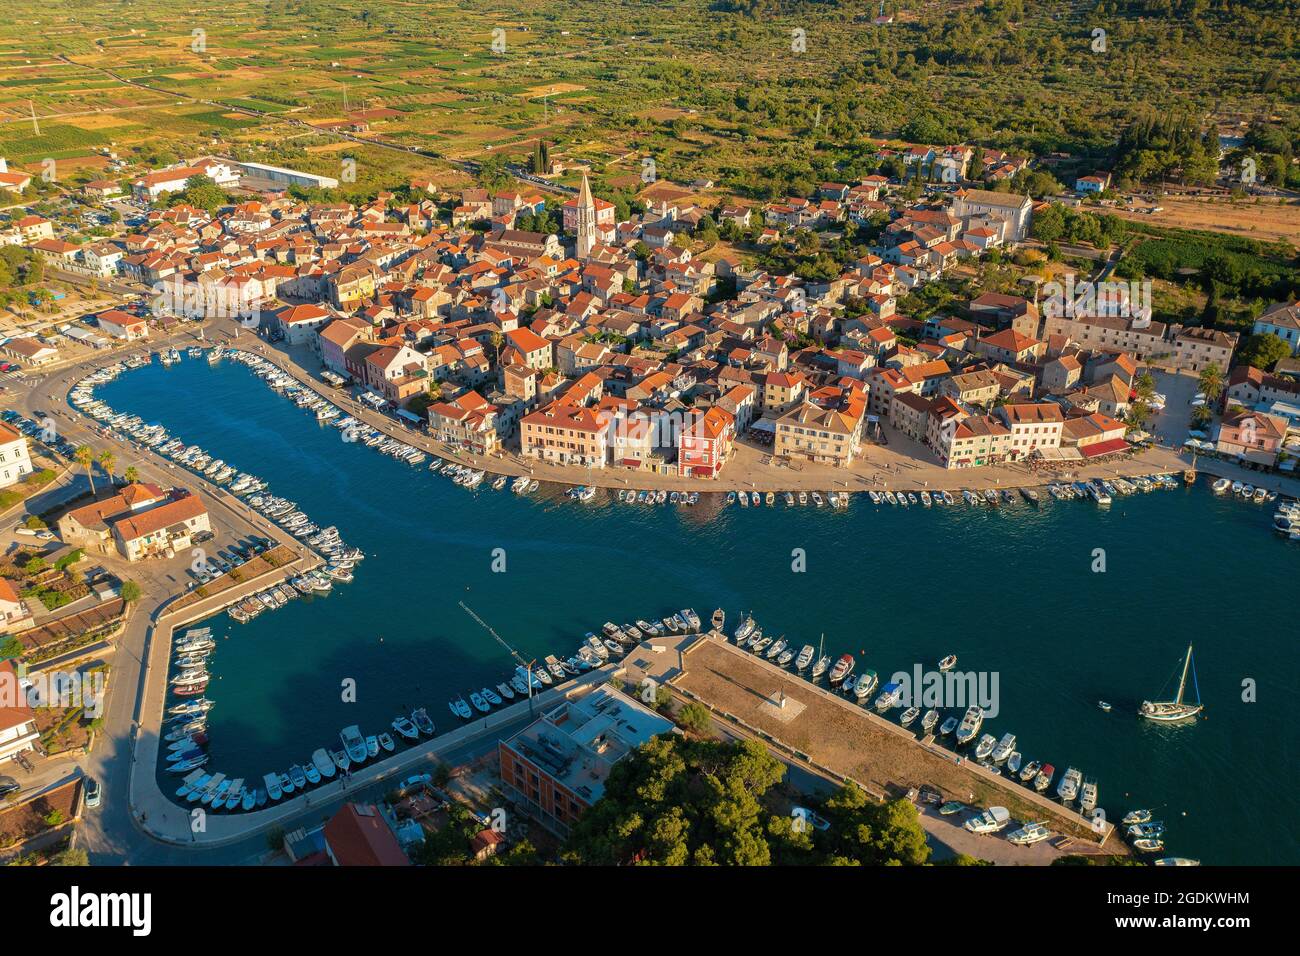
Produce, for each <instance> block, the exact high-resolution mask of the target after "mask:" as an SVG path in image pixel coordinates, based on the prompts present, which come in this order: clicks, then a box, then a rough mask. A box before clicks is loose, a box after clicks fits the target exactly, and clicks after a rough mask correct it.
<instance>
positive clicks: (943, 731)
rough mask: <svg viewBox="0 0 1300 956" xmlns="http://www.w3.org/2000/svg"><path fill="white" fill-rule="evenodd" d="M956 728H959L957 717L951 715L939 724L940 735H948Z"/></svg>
mask: <svg viewBox="0 0 1300 956" xmlns="http://www.w3.org/2000/svg"><path fill="white" fill-rule="evenodd" d="M956 729H957V718H956V717H949V718H948V719H947V720H945V721H944V722H943V723H942V724H940V725H939V736H940V737H946V736H948V735H949V734H950V733H952V732H953V731H954V730H956Z"/></svg>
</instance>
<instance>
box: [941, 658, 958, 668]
mask: <svg viewBox="0 0 1300 956" xmlns="http://www.w3.org/2000/svg"><path fill="white" fill-rule="evenodd" d="M956 666H957V655H956V654H949V655H948V656H947V657H945V658H944V659H943V660H941V661H940V662H939V670H940V671H950V670H952V669H953V668H954V667H956Z"/></svg>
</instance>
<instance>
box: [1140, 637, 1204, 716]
mask: <svg viewBox="0 0 1300 956" xmlns="http://www.w3.org/2000/svg"><path fill="white" fill-rule="evenodd" d="M1189 670H1190V671H1191V672H1192V690H1193V692H1194V693H1195V694H1196V703H1194V704H1192V703H1188V702H1187V701H1184V700H1183V693H1184V692H1185V691H1186V689H1187V672H1188V671H1189ZM1201 710H1202V706H1201V689H1200V687H1199V686H1198V685H1197V682H1196V668H1195V667H1194V666H1193V665H1192V645H1191V644H1188V645H1187V656H1186V657H1185V658H1184V659H1183V673H1182V676H1181V677H1180V678H1179V679H1178V694H1177V695H1176V696H1175V697H1174V699H1173V700H1157V701H1149V700H1144V701H1142V706H1141V707H1140V708H1138V716H1139V717H1145V718H1146V719H1147V720H1156V721H1160V722H1162V723H1169V722H1172V721H1175V720H1186V719H1187V718H1189V717H1195V716H1196V715H1197V714H1199V713H1200V712H1201Z"/></svg>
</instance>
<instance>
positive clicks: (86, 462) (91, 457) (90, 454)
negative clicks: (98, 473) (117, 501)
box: [72, 445, 95, 497]
mask: <svg viewBox="0 0 1300 956" xmlns="http://www.w3.org/2000/svg"><path fill="white" fill-rule="evenodd" d="M72 457H73V458H75V459H76V461H77V464H78V465H80V466H81V467H82V468H85V469H86V477H87V478H88V479H90V494H91V497H94V494H95V472H94V464H95V452H94V450H93V449H91V447H90V446H89V445H82V446H80V447H79V448H78V449H77V450H76V451H75V452H74V453H73V455H72Z"/></svg>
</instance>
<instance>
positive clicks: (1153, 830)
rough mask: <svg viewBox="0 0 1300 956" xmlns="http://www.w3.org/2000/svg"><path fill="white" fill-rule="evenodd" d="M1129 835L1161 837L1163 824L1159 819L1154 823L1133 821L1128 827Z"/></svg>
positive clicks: (1163, 829)
mask: <svg viewBox="0 0 1300 956" xmlns="http://www.w3.org/2000/svg"><path fill="white" fill-rule="evenodd" d="M1127 833H1128V835H1129V836H1130V837H1161V836H1164V835H1165V825H1164V824H1163V823H1161V822H1159V821H1157V822H1154V823H1135V824H1134V825H1133V826H1131V827H1129V828H1128V831H1127Z"/></svg>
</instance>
